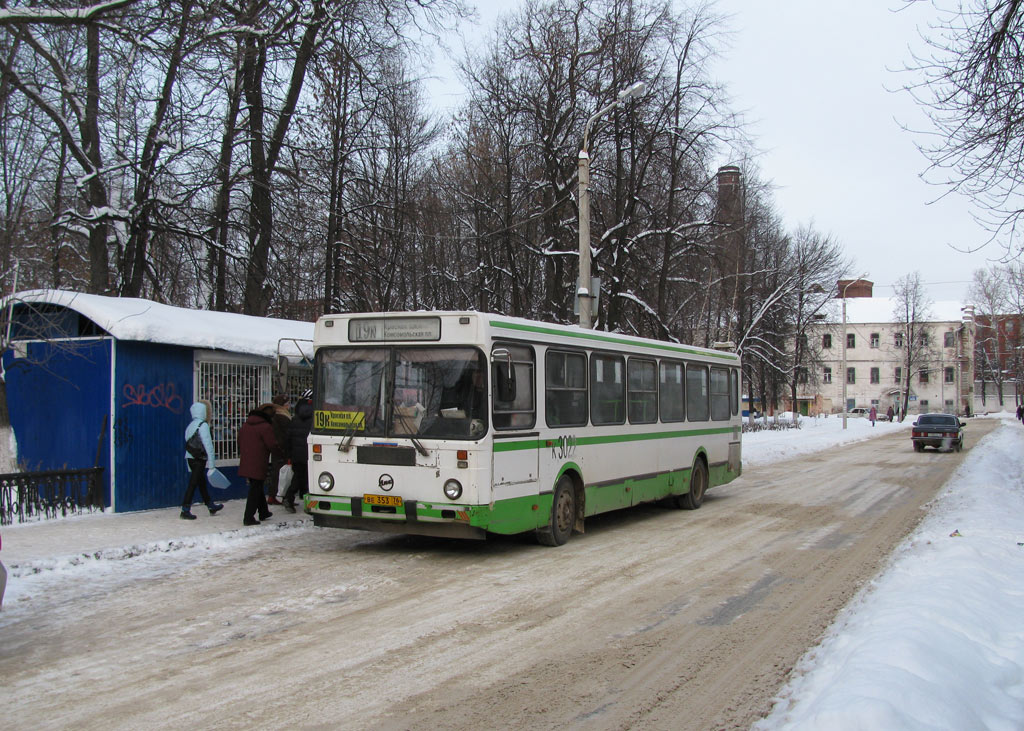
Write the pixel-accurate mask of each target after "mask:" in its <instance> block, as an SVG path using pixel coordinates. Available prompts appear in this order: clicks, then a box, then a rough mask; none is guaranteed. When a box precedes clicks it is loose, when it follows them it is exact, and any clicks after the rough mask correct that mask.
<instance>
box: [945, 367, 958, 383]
mask: <svg viewBox="0 0 1024 731" xmlns="http://www.w3.org/2000/svg"><path fill="white" fill-rule="evenodd" d="M943 373H944V380H945V381H946V383H956V370H955V369H954V368H953V367H952V366H949V367H947V368H944V369H943Z"/></svg>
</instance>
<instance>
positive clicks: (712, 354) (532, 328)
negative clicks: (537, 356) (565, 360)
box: [490, 320, 739, 361]
mask: <svg viewBox="0 0 1024 731" xmlns="http://www.w3.org/2000/svg"><path fill="white" fill-rule="evenodd" d="M490 324H491V325H492V326H493V327H501V328H505V329H506V330H519V331H522V332H532V333H540V334H542V335H559V336H563V337H567V338H576V339H578V340H596V341H597V342H599V343H613V344H615V345H629V346H632V347H643V348H654V349H656V350H667V351H669V352H670V353H686V354H688V355H703V356H707V357H708V358H721V359H722V360H737V361H738V360H739V357H738V356H737V355H735V354H733V353H722V352H719V351H706V350H693V349H692V348H684V347H682V346H679V345H673V344H671V343H663V342H660V341H654V342H647V343H638V342H635V341H633V340H625V339H623V338H617V337H613V336H611V335H598V334H597V333H594V332H574V331H572V330H556V329H554V328H550V327H537V326H536V325H523V324H520V323H518V322H502V321H501V320H491V321H490Z"/></svg>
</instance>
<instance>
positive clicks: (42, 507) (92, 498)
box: [0, 467, 106, 525]
mask: <svg viewBox="0 0 1024 731" xmlns="http://www.w3.org/2000/svg"><path fill="white" fill-rule="evenodd" d="M103 497H104V496H103V468H102V467H92V468H89V469H84V470H48V471H46V472H21V473H12V474H0V525H11V524H12V523H14V522H15V521H17V522H19V523H24V522H26V521H29V520H42V519H46V518H58V517H63V516H66V515H68V514H78V513H83V512H93V511H95V510H103V509H104V508H105V507H106V505H104V499H103Z"/></svg>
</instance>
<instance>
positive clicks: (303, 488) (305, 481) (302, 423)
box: [284, 391, 313, 513]
mask: <svg viewBox="0 0 1024 731" xmlns="http://www.w3.org/2000/svg"><path fill="white" fill-rule="evenodd" d="M307 394H309V395H311V392H309V391H307V392H306V393H304V394H303V395H302V398H300V399H299V401H298V403H297V404H296V405H295V416H293V417H292V421H291V423H290V424H289V425H288V457H289V459H291V461H292V484H291V485H289V486H288V491H287V492H286V493H285V495H284V509H285V510H287V511H288V512H289V513H294V512H295V496H296V495H300V496H301V495H305V494H306V492H307V490H308V489H309V469H308V468H309V453H308V452H307V451H306V450H307V447H306V438H307V437H308V436H309V432H310V431H312V429H313V402H312V401H311V400H310V398H309V395H307Z"/></svg>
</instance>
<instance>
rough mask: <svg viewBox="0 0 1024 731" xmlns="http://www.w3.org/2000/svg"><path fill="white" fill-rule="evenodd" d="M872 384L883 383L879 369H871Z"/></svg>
mask: <svg viewBox="0 0 1024 731" xmlns="http://www.w3.org/2000/svg"><path fill="white" fill-rule="evenodd" d="M871 382H872V383H881V382H882V379H881V376H880V375H879V371H878V369H877V368H872V369H871Z"/></svg>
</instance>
